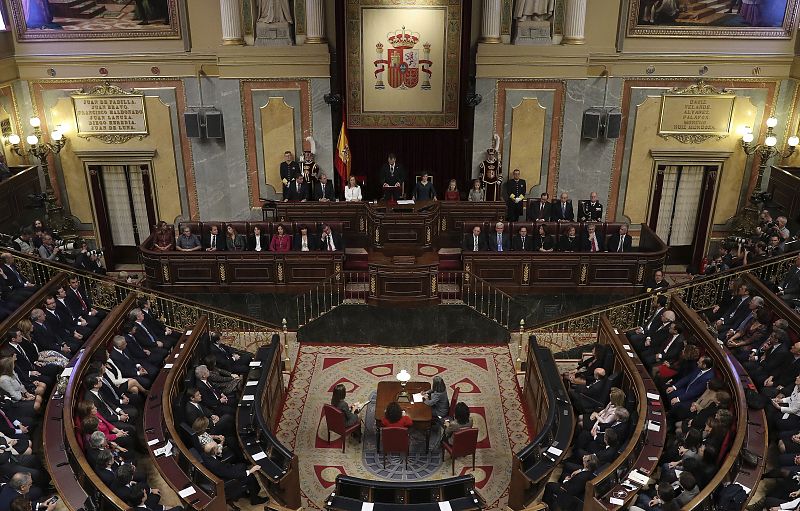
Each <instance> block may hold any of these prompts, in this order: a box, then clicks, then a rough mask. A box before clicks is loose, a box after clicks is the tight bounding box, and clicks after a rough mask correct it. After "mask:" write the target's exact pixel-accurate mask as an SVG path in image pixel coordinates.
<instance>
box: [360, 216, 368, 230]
mask: <svg viewBox="0 0 800 511" xmlns="http://www.w3.org/2000/svg"><path fill="white" fill-rule="evenodd" d="M366 230H367V219H366V218H364V217H363V216H360V217H358V232H366Z"/></svg>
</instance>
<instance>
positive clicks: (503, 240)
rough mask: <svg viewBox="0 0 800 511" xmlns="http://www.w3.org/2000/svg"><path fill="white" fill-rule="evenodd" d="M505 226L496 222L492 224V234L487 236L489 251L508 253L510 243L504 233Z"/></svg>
mask: <svg viewBox="0 0 800 511" xmlns="http://www.w3.org/2000/svg"><path fill="white" fill-rule="evenodd" d="M505 228H506V226H505V224H503V222H497V223H496V224H494V234H492V235H491V236H489V250H491V251H492V252H508V250H509V249H510V248H511V243H510V242H509V239H508V234H506V233H505Z"/></svg>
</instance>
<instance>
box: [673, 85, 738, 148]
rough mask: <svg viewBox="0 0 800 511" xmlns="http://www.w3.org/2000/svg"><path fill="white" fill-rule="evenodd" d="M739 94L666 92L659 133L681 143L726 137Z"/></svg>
mask: <svg viewBox="0 0 800 511" xmlns="http://www.w3.org/2000/svg"><path fill="white" fill-rule="evenodd" d="M735 101H736V96H735V95H733V94H724V95H716V96H709V95H693V94H685V95H684V94H675V95H673V94H665V95H664V96H662V98H661V118H660V120H659V125H658V134H659V135H660V136H662V137H664V138H668V137H674V138H676V139H678V140H679V141H681V142H692V143H697V142H701V141H702V140H705V139H707V138H712V137H716V138H723V137H727V136H728V135H729V134H730V132H731V123H732V122H733V107H734V103H735Z"/></svg>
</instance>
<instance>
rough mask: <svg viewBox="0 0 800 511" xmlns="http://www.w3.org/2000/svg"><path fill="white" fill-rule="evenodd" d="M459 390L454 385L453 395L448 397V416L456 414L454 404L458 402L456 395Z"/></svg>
mask: <svg viewBox="0 0 800 511" xmlns="http://www.w3.org/2000/svg"><path fill="white" fill-rule="evenodd" d="M460 393H461V391H460V390H459V389H458V387H456V389H455V390H454V391H453V396H452V397H451V398H450V409H449V410H448V412H447V416H448V417H454V416H455V414H456V404H458V395H459V394H460Z"/></svg>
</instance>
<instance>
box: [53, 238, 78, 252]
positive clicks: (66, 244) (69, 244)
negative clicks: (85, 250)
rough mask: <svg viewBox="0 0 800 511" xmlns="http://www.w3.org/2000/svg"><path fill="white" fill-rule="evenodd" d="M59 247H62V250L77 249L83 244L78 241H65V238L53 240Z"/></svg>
mask: <svg viewBox="0 0 800 511" xmlns="http://www.w3.org/2000/svg"><path fill="white" fill-rule="evenodd" d="M53 241H54V243H55V245H56V246H57V247H60V248H61V250H75V249H76V248H81V244H80V242H78V241H64V240H55V239H54V240H53Z"/></svg>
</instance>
